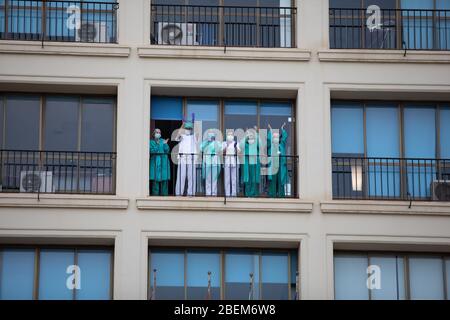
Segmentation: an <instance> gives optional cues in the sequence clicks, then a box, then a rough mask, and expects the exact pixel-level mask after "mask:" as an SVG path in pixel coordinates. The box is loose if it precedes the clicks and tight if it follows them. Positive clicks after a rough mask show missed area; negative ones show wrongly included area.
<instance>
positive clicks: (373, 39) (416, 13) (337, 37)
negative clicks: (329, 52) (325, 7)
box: [330, 0, 450, 50]
mask: <svg viewBox="0 0 450 320" xmlns="http://www.w3.org/2000/svg"><path fill="white" fill-rule="evenodd" d="M372 5H377V6H379V8H380V9H381V13H380V17H379V18H380V21H379V22H378V21H375V22H376V23H377V25H374V26H369V25H368V23H367V22H368V21H369V22H371V21H372V17H371V15H372V14H373V11H372V12H370V11H369V12H367V9H368V8H369V6H372ZM449 9H450V0H400V1H397V0H330V46H331V48H369V49H412V50H449V49H450V22H449V18H448V11H446V10H449ZM400 10H401V11H400Z"/></svg>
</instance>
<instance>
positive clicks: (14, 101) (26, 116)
mask: <svg viewBox="0 0 450 320" xmlns="http://www.w3.org/2000/svg"><path fill="white" fill-rule="evenodd" d="M39 122H40V98H39V97H38V96H26V95H24V96H7V99H6V137H5V138H6V141H5V148H6V149H8V150H38V149H39Z"/></svg>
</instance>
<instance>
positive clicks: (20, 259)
mask: <svg viewBox="0 0 450 320" xmlns="http://www.w3.org/2000/svg"><path fill="white" fill-rule="evenodd" d="M34 259H35V250H33V249H5V250H2V251H0V263H1V264H0V300H31V299H33V287H34Z"/></svg>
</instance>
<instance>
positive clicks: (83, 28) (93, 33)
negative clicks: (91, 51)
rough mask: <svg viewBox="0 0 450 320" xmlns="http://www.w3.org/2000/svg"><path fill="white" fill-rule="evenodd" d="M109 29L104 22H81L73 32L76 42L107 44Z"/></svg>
mask: <svg viewBox="0 0 450 320" xmlns="http://www.w3.org/2000/svg"><path fill="white" fill-rule="evenodd" d="M108 29H109V27H108V24H107V23H106V22H82V23H81V25H80V28H79V29H77V30H76V32H75V41H77V42H94V43H95V42H98V43H106V42H108V35H109V30H108Z"/></svg>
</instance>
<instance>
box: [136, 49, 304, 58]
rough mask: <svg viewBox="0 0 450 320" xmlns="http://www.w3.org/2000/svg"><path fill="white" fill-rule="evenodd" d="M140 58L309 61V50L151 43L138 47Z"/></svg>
mask: <svg viewBox="0 0 450 320" xmlns="http://www.w3.org/2000/svg"><path fill="white" fill-rule="evenodd" d="M137 50H138V55H139V57H141V58H178V59H179V58H185V59H219V60H230V59H231V60H272V61H309V60H310V59H311V51H308V50H302V49H296V48H236V47H230V48H228V47H227V48H226V51H225V50H224V47H197V46H196V47H182V46H163V45H153V46H147V47H141V48H138V49H137Z"/></svg>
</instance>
